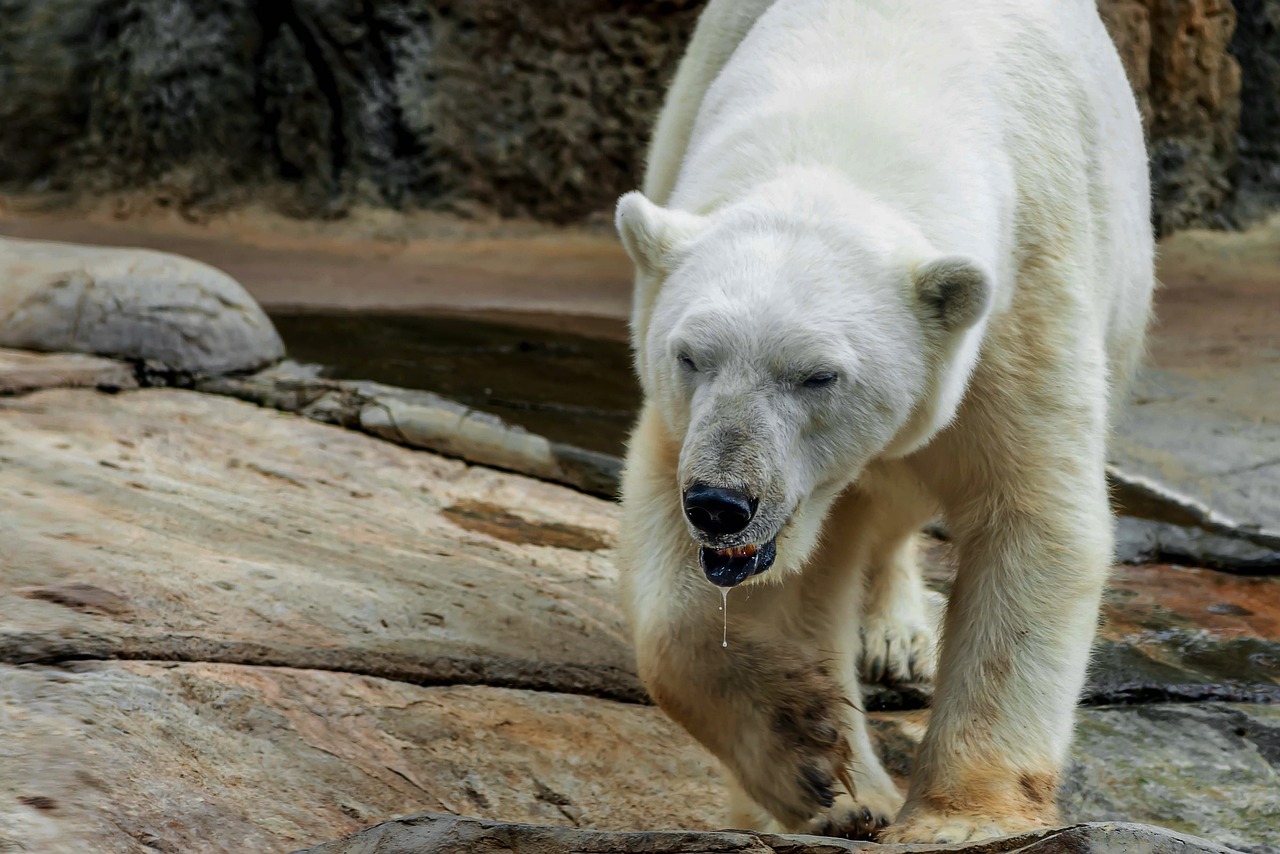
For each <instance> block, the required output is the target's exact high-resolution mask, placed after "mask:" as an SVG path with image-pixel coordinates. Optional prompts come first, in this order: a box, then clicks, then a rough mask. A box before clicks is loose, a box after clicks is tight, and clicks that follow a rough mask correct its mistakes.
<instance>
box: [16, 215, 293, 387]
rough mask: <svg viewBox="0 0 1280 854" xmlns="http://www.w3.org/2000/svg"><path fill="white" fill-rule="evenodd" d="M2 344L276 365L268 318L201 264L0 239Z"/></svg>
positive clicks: (158, 361) (239, 366)
mask: <svg viewBox="0 0 1280 854" xmlns="http://www.w3.org/2000/svg"><path fill="white" fill-rule="evenodd" d="M0 346H5V347H15V348H21V349H27V350H43V351H70V352H76V353H92V354H96V355H99V356H110V357H115V358H121V359H131V360H136V361H145V362H148V363H152V364H153V365H154V366H155V367H156V368H158V369H159V370H162V371H174V372H181V373H212V374H217V373H229V372H234V371H251V370H257V369H259V368H262V367H265V366H267V365H269V364H272V363H274V362H277V361H279V360H280V359H281V358H282V357H283V356H284V344H282V343H281V341H280V336H279V335H277V334H276V330H275V328H274V327H273V326H272V325H271V321H270V320H269V319H268V318H267V316H266V314H265V313H263V311H262V309H261V308H259V307H258V305H257V303H255V302H254V301H253V299H252V298H251V297H250V296H249V295H248V294H247V293H246V292H245V290H244V288H242V287H240V285H239V284H238V283H237V282H236V281H235V280H234V279H232V278H231V277H230V276H228V275H227V274H225V273H223V272H221V271H219V270H216V269H214V268H213V267H210V266H208V265H206V264H202V263H200V262H199V261H194V260H192V259H190V258H184V257H181V256H178V255H171V254H167V253H162V252H153V251H150V250H145V249H116V248H103V247H98V246H81V245H77V244H70V243H56V242H51V241H39V240H16V239H13V238H4V237H0Z"/></svg>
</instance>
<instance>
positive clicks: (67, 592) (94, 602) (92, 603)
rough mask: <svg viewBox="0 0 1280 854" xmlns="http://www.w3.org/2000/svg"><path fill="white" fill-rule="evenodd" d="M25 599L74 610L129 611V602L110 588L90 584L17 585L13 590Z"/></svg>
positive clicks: (113, 613) (116, 612)
mask: <svg viewBox="0 0 1280 854" xmlns="http://www.w3.org/2000/svg"><path fill="white" fill-rule="evenodd" d="M14 592H15V593H17V594H18V595H19V596H23V597H26V598H27V599H39V600H41V601H43V602H52V603H54V604H55V605H63V606H65V607H67V608H71V609H72V610H75V611H84V612H86V613H91V614H106V615H108V616H119V615H121V614H127V613H128V612H129V603H128V601H127V600H126V599H125V598H124V597H123V596H119V595H117V594H115V593H112V592H111V591H110V590H103V589H102V588H101V587H94V586H93V585H92V584H74V583H73V584H51V585H48V586H46V587H19V588H18V589H17V590H15V591H14Z"/></svg>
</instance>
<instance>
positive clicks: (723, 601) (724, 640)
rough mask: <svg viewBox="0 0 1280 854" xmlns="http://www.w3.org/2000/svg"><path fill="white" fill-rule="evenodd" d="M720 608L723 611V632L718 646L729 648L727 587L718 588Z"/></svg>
mask: <svg viewBox="0 0 1280 854" xmlns="http://www.w3.org/2000/svg"><path fill="white" fill-rule="evenodd" d="M720 610H721V611H724V633H723V634H722V635H721V636H720V646H721V647H722V648H724V649H728V648H729V588H728V587H721V588H720Z"/></svg>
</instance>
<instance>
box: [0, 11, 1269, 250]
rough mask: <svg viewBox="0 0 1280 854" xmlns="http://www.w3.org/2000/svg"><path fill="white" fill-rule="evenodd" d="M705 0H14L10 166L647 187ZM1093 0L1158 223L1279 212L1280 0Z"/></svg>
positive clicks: (265, 180) (7, 70)
mask: <svg viewBox="0 0 1280 854" xmlns="http://www.w3.org/2000/svg"><path fill="white" fill-rule="evenodd" d="M703 5H704V3H703V2H702V0H673V2H665V3H648V4H645V3H636V2H606V0H562V2H557V3H546V4H522V5H519V6H514V7H513V6H511V5H510V4H507V3H502V2H498V0H471V2H467V3H453V2H445V0H412V2H403V3H397V4H393V5H389V6H383V5H379V4H370V3H362V2H356V0H340V2H320V0H294V2H289V3H283V4H281V3H263V2H254V0H219V2H216V3H198V2H194V0H181V2H174V1H173V0H127V2H107V0H94V2H81V0H6V2H5V3H4V5H3V7H0V8H3V12H4V14H3V15H0V87H3V89H4V91H6V92H7V93H8V95H9V97H8V98H6V101H5V103H4V104H3V105H0V181H3V182H5V183H7V184H9V185H11V186H15V187H19V188H26V189H35V190H38V191H42V192H45V191H49V190H53V191H71V192H73V193H76V192H83V191H86V190H87V191H89V192H103V191H112V190H126V191H134V190H138V191H141V192H140V193H139V195H140V197H141V199H142V200H145V201H143V202H141V203H143V204H145V203H146V202H151V203H154V202H159V203H160V204H162V205H165V206H173V207H176V208H180V209H183V210H186V211H188V212H192V211H199V210H209V209H218V208H220V207H225V206H227V205H229V204H235V203H237V202H242V201H244V200H245V199H248V198H254V197H257V198H263V197H265V198H268V199H272V200H273V201H275V202H276V203H277V204H278V205H279V206H281V207H282V208H284V209H287V210H291V211H294V212H297V213H302V214H305V215H311V216H322V217H323V216H335V215H341V214H342V213H343V212H345V211H346V210H347V208H348V207H349V206H350V205H352V204H361V203H363V204H375V205H390V206H393V207H401V206H428V207H433V208H436V209H449V210H462V211H469V210H475V209H477V208H482V209H491V210H496V211H498V212H500V213H502V214H507V215H511V214H527V215H532V216H535V217H538V218H543V219H551V220H559V221H563V220H572V219H580V218H582V217H584V216H588V215H591V214H593V213H596V212H598V211H601V210H603V209H606V208H608V207H609V206H610V205H611V204H612V202H613V201H614V200H615V199H616V198H617V196H618V195H619V194H620V193H622V192H624V191H626V190H628V189H632V188H633V187H634V186H636V184H637V183H638V179H639V175H640V171H641V165H642V157H643V150H644V145H645V143H646V140H647V139H648V136H649V129H650V126H651V124H652V121H653V118H654V116H655V115H656V113H657V110H658V108H659V106H660V104H661V100H662V97H663V94H664V89H665V86H666V83H667V81H668V80H669V79H670V77H671V75H672V74H673V72H674V69H675V66H676V63H677V61H678V60H679V57H680V55H681V52H682V50H683V46H684V43H685V41H686V40H687V38H688V36H689V34H690V33H691V32H692V28H693V25H694V22H695V20H696V17H697V14H698V11H699V10H700V9H701V7H702V6H703ZM1099 8H1100V10H1101V12H1102V13H1103V16H1104V18H1105V20H1106V22H1107V24H1108V27H1109V29H1110V31H1111V33H1112V36H1113V38H1114V39H1115V40H1116V42H1117V44H1118V46H1119V48H1120V53H1121V56H1122V57H1123V59H1124V61H1125V65H1126V68H1127V70H1128V72H1129V76H1130V80H1131V82H1132V83H1133V85H1134V88H1135V90H1136V91H1137V93H1138V97H1139V101H1140V103H1141V105H1142V107H1143V112H1144V117H1145V119H1146V123H1147V130H1148V135H1149V137H1150V139H1151V143H1152V144H1151V149H1152V160H1153V172H1154V177H1155V188H1156V211H1157V216H1156V219H1157V224H1158V225H1159V226H1160V228H1161V229H1162V230H1164V231H1168V230H1171V229H1176V228H1183V227H1186V226H1188V225H1195V224H1205V223H1214V222H1221V221H1222V220H1223V218H1224V212H1225V209H1226V207H1227V206H1228V204H1229V203H1233V201H1239V200H1233V196H1240V197H1242V199H1243V200H1245V201H1248V202H1249V204H1246V205H1245V207H1246V208H1249V209H1250V210H1265V209H1268V205H1269V204H1270V200H1271V198H1272V196H1271V195H1270V194H1274V191H1275V190H1276V188H1277V187H1280V178H1278V177H1277V176H1276V175H1275V174H1274V170H1271V169H1268V168H1264V166H1265V164H1266V163H1267V160H1266V152H1268V151H1270V148H1271V147H1273V143H1274V139H1273V136H1274V130H1273V127H1274V123H1273V122H1270V121H1269V119H1270V117H1271V116H1273V115H1274V113H1275V111H1276V109H1277V107H1276V104H1277V103H1280V98H1278V97H1277V95H1276V92H1275V89H1274V85H1273V84H1274V78H1275V75H1274V73H1273V72H1274V68H1275V65H1276V63H1277V62H1280V59H1277V57H1280V48H1278V47H1277V44H1276V39H1275V37H1274V3H1267V2H1264V0H1237V3H1236V4H1234V5H1233V3H1231V2H1228V0H1185V2H1178V3H1164V2H1154V0H1101V2H1100V3H1099ZM1237 8H1238V9H1239V10H1240V11H1239V12H1238V13H1237ZM1238 21H1239V25H1238V23H1237V22H1238ZM1242 70H1243V78H1242ZM1242 80H1243V86H1244V88H1243V92H1244V94H1245V95H1247V96H1248V97H1243V98H1242V95H1241V93H1242ZM1238 140H1239V145H1243V147H1244V154H1245V155H1246V160H1245V164H1246V166H1247V168H1245V169H1241V170H1238V169H1237V159H1238ZM1255 202H1256V203H1255ZM125 206H126V208H127V206H128V202H126V203H125Z"/></svg>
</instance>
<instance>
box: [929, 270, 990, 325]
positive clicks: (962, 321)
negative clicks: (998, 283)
mask: <svg viewBox="0 0 1280 854" xmlns="http://www.w3.org/2000/svg"><path fill="white" fill-rule="evenodd" d="M915 284H916V297H917V299H918V300H919V303H920V310H921V313H922V315H923V318H924V320H925V321H926V322H927V323H929V324H930V325H933V326H935V327H937V328H940V329H942V330H943V331H944V332H949V333H955V332H963V331H964V330H966V329H968V328H969V327H970V326H973V324H975V323H976V322H977V321H978V319H979V318H981V317H982V316H983V315H984V314H986V311H987V306H988V305H989V304H990V303H991V277H990V276H988V275H987V273H986V271H985V270H983V269H982V267H980V266H979V265H978V264H977V262H976V261H973V260H972V259H970V258H965V257H963V256H960V255H946V256H943V257H941V258H935V259H934V260H932V261H929V262H927V263H924V264H921V265H920V266H919V267H917V268H916V270H915Z"/></svg>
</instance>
